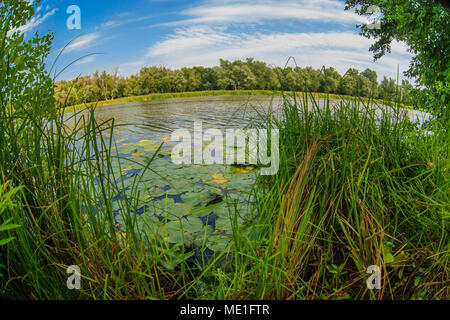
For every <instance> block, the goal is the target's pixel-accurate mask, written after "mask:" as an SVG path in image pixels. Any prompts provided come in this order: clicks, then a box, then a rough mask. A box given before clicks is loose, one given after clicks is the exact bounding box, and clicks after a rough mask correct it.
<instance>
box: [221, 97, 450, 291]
mask: <svg viewBox="0 0 450 320" xmlns="http://www.w3.org/2000/svg"><path fill="white" fill-rule="evenodd" d="M389 109H390V110H389ZM376 110H379V111H380V110H381V111H382V112H381V115H380V114H379V112H378V114H377V112H376ZM283 112H284V117H283V119H282V120H281V121H277V120H275V121H272V122H273V125H276V126H277V127H278V128H279V129H280V133H281V134H280V171H279V173H278V174H277V175H275V176H272V177H268V178H264V179H260V180H259V186H258V188H259V190H260V191H261V193H260V202H259V216H260V220H259V230H258V232H257V236H256V237H255V238H254V239H248V240H247V241H245V242H244V245H243V246H242V247H241V248H240V251H239V252H237V255H240V256H241V257H242V259H240V260H239V263H238V264H237V265H236V270H237V271H238V272H235V273H233V274H230V275H228V277H227V278H226V284H222V286H221V287H222V288H224V290H225V289H226V292H228V293H230V292H232V293H233V294H232V295H231V297H233V298H257V299H267V298H269V299H343V298H351V299H446V298H448V297H449V286H448V284H449V279H450V278H449V268H448V258H449V239H448V231H449V228H448V227H449V226H448V222H449V218H450V214H449V209H450V202H449V191H450V184H449V183H450V182H449V174H448V170H449V164H450V163H449V137H448V136H447V135H446V134H445V131H444V130H439V129H438V130H436V131H435V132H434V134H433V135H427V134H423V133H420V131H419V130H417V128H415V127H416V125H414V124H413V123H411V122H410V121H409V120H408V119H407V117H402V116H401V114H400V109H398V108H397V109H391V108H390V107H382V108H380V107H377V106H375V105H373V104H369V103H364V102H363V101H361V100H359V99H354V100H350V101H339V102H338V103H337V104H336V105H334V106H331V101H330V100H327V101H325V102H324V104H323V105H320V106H319V105H318V103H317V102H316V100H315V99H314V97H313V96H311V95H303V96H302V97H294V98H293V99H286V100H285V104H284V107H283ZM241 243H242V242H241ZM370 265H377V266H379V267H380V268H381V270H382V288H381V290H369V289H368V288H367V286H366V279H367V278H368V276H369V275H368V274H366V270H367V267H368V266H370ZM222 294H223V295H224V296H227V295H226V294H225V293H222ZM228 297H229V296H228Z"/></svg>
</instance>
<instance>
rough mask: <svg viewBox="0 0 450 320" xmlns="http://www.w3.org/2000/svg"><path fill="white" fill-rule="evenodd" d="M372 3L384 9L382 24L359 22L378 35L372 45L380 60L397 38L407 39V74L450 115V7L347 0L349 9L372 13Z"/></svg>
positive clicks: (406, 0)
mask: <svg viewBox="0 0 450 320" xmlns="http://www.w3.org/2000/svg"><path fill="white" fill-rule="evenodd" d="M370 6H378V7H379V8H380V10H381V13H382V16H381V17H380V28H373V26H371V25H367V24H362V25H358V27H360V29H361V34H362V35H363V36H365V37H367V38H373V39H376V42H375V43H374V44H373V45H372V46H371V47H370V51H372V52H373V53H374V59H375V60H377V59H379V58H381V57H382V56H383V55H385V54H386V53H387V52H391V43H392V41H393V40H398V41H404V42H406V43H407V45H408V47H409V50H410V51H411V52H412V53H413V55H414V56H413V58H412V61H411V63H410V66H409V69H408V70H407V71H406V72H405V75H407V76H408V77H411V78H415V79H416V80H417V82H418V84H419V85H422V86H425V90H424V91H423V92H424V93H423V94H422V95H421V96H422V101H423V104H424V106H429V107H431V108H432V110H434V111H435V113H436V114H437V115H438V116H439V117H440V118H445V119H448V118H449V110H448V103H449V102H450V101H449V96H450V89H449V83H450V49H449V47H450V46H449V30H450V25H449V23H450V22H449V21H450V19H449V18H450V17H449V11H448V8H445V7H444V6H443V5H442V4H441V3H439V2H437V1H430V0H346V7H345V9H346V10H350V9H355V12H356V13H357V14H360V15H368V13H367V9H368V8H369V7H370Z"/></svg>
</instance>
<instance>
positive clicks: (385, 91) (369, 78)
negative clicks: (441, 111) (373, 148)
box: [55, 58, 416, 105]
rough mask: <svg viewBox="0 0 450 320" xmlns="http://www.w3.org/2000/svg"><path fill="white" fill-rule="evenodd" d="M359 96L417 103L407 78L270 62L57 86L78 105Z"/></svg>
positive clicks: (114, 75) (65, 100)
mask: <svg viewBox="0 0 450 320" xmlns="http://www.w3.org/2000/svg"><path fill="white" fill-rule="evenodd" d="M306 89H307V90H308V91H312V92H322V93H333V94H342V95H358V96H363V97H371V98H378V99H383V100H388V101H394V100H395V101H400V102H401V103H404V104H407V105H415V96H416V91H415V90H416V89H414V88H413V86H412V84H411V83H409V81H407V80H402V82H401V83H398V84H397V81H395V80H394V79H391V78H389V79H388V78H387V77H383V80H382V81H381V82H380V83H378V75H377V73H376V72H375V71H374V70H371V69H365V70H364V71H362V72H360V71H359V70H357V69H355V68H350V69H348V70H347V72H346V73H345V74H343V75H341V74H340V73H339V72H337V71H336V70H335V69H334V68H333V67H329V68H325V67H323V68H322V69H320V70H316V69H313V68H312V67H305V68H301V67H294V68H292V67H286V68H281V67H271V66H269V65H267V64H266V63H265V62H262V61H256V60H254V59H253V58H248V59H246V61H241V60H236V61H232V62H231V61H227V60H223V59H220V65H219V66H215V67H201V66H199V67H192V68H186V67H185V68H181V69H178V70H172V69H170V68H166V67H164V66H150V67H143V68H141V69H140V71H139V73H138V74H133V75H131V76H129V77H123V76H120V75H119V74H118V69H117V68H114V69H113V70H112V71H111V72H109V73H108V72H106V71H105V70H103V71H102V72H99V71H96V72H95V73H94V74H93V75H85V76H82V77H78V78H76V79H73V80H69V81H67V80H63V81H59V82H56V83H55V98H56V100H57V101H58V102H59V103H60V104H61V105H76V104H82V103H89V102H95V101H101V100H111V99H117V98H122V97H129V96H136V95H147V94H151V93H169V92H188V91H208V90H284V91H291V90H295V91H304V90H306Z"/></svg>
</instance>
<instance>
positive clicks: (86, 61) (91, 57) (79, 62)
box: [75, 55, 96, 65]
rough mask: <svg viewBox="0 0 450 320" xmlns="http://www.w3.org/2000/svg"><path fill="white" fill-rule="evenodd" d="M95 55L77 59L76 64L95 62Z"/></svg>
mask: <svg viewBox="0 0 450 320" xmlns="http://www.w3.org/2000/svg"><path fill="white" fill-rule="evenodd" d="M95 58H96V57H95V56H93V55H92V56H88V57H86V58H83V59H80V60H79V61H77V62H76V63H75V65H82V64H86V63H91V62H94V61H95Z"/></svg>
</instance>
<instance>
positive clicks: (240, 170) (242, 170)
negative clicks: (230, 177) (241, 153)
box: [236, 168, 248, 173]
mask: <svg viewBox="0 0 450 320" xmlns="http://www.w3.org/2000/svg"><path fill="white" fill-rule="evenodd" d="M236 172H239V173H248V171H247V170H244V169H241V168H236Z"/></svg>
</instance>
